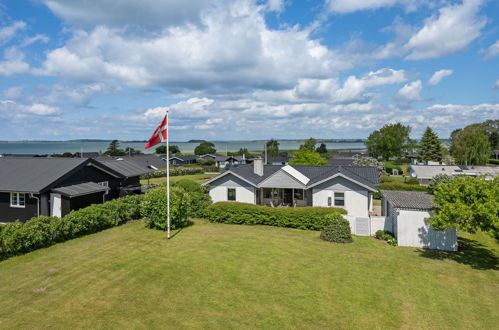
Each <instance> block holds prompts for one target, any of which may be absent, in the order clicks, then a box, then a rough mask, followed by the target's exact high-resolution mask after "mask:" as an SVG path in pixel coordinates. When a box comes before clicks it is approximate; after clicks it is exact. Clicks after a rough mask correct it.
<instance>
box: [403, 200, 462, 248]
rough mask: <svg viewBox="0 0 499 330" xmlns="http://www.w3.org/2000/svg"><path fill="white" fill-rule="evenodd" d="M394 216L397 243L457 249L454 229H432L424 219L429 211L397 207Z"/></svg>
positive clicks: (428, 214)
mask: <svg viewBox="0 0 499 330" xmlns="http://www.w3.org/2000/svg"><path fill="white" fill-rule="evenodd" d="M394 216H395V218H396V234H397V235H396V236H397V241H398V245H400V246H410V247H420V248H428V249H434V250H446V251H457V231H456V229H454V228H449V229H446V230H443V231H436V230H434V229H433V228H432V227H431V226H430V224H429V223H428V222H427V221H426V220H425V219H427V218H429V217H430V216H431V213H430V212H429V211H422V210H405V209H397V210H396V211H395V212H394Z"/></svg>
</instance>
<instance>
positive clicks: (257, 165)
mask: <svg viewBox="0 0 499 330" xmlns="http://www.w3.org/2000/svg"><path fill="white" fill-rule="evenodd" d="M253 172H254V173H255V174H256V175H259V176H263V159H262V157H256V158H255V159H254V160H253Z"/></svg>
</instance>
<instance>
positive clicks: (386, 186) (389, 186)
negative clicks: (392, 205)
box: [377, 182, 428, 191]
mask: <svg viewBox="0 0 499 330" xmlns="http://www.w3.org/2000/svg"><path fill="white" fill-rule="evenodd" d="M377 188H378V189H379V190H400V191H428V188H427V187H425V186H419V185H415V184H400V183H388V182H387V183H380V184H379V185H378V186H377Z"/></svg>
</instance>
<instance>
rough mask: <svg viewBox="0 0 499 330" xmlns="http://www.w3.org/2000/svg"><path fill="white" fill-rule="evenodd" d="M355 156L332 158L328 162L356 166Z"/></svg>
mask: <svg viewBox="0 0 499 330" xmlns="http://www.w3.org/2000/svg"><path fill="white" fill-rule="evenodd" d="M354 161H355V158H331V159H328V160H327V162H328V164H329V165H331V166H355V164H354Z"/></svg>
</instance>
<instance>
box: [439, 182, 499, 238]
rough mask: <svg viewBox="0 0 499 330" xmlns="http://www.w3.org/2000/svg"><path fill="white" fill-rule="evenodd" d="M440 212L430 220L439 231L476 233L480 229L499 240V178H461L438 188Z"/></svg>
mask: <svg viewBox="0 0 499 330" xmlns="http://www.w3.org/2000/svg"><path fill="white" fill-rule="evenodd" d="M434 200H435V203H436V204H437V207H438V209H436V210H435V211H434V212H433V216H432V217H431V218H430V219H429V222H430V224H431V225H432V226H433V228H435V229H436V230H443V229H446V228H453V227H454V228H458V229H460V230H463V231H466V232H469V233H474V232H476V231H477V230H478V229H480V230H483V231H485V232H488V233H489V234H490V235H492V236H493V237H495V238H496V239H499V177H495V178H494V179H493V180H486V179H485V178H483V177H478V178H474V177H470V176H467V175H460V176H458V177H455V178H453V179H451V180H449V181H447V182H443V183H441V184H439V185H438V186H437V187H436V190H435V198H434Z"/></svg>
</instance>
